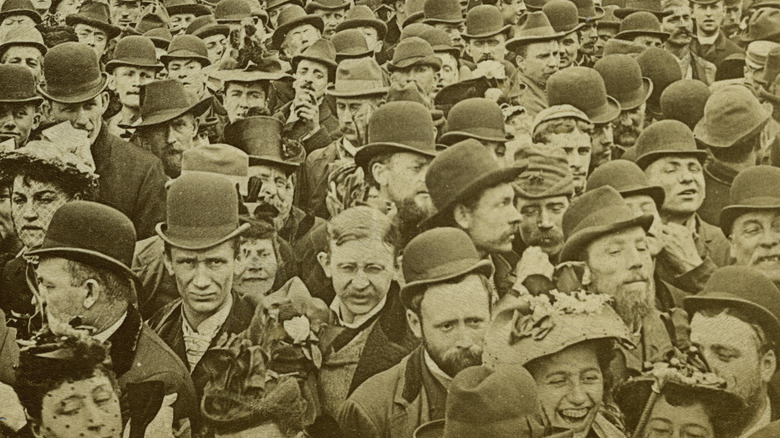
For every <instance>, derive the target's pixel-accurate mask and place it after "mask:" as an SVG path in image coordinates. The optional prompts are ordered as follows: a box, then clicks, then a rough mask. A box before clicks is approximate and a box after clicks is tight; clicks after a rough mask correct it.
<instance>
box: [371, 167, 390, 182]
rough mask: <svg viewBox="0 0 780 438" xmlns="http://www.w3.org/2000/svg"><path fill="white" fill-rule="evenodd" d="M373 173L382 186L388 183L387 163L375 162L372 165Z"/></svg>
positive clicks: (375, 179)
mask: <svg viewBox="0 0 780 438" xmlns="http://www.w3.org/2000/svg"><path fill="white" fill-rule="evenodd" d="M370 170H371V175H373V176H374V181H376V183H377V184H378V185H379V186H380V187H381V186H386V185H387V164H384V163H374V164H373V165H372V166H371V169H370Z"/></svg>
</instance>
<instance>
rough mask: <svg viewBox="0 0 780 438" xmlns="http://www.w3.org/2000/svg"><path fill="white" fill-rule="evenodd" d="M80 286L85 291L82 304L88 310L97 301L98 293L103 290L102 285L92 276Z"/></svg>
mask: <svg viewBox="0 0 780 438" xmlns="http://www.w3.org/2000/svg"><path fill="white" fill-rule="evenodd" d="M81 287H82V288H84V293H85V294H84V299H83V300H82V305H83V306H84V308H85V309H87V310H89V309H91V308H92V306H94V305H95V303H97V302H98V299H99V298H100V294H101V293H102V292H103V287H102V286H101V285H100V283H98V282H97V280H95V279H94V278H89V279H87V281H85V282H84V284H82V285H81Z"/></svg>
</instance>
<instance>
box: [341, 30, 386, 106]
mask: <svg viewBox="0 0 780 438" xmlns="http://www.w3.org/2000/svg"><path fill="white" fill-rule="evenodd" d="M345 32H346V31H345ZM337 34H338V33H337ZM385 93H387V87H386V86H385V83H384V78H383V75H382V68H381V67H380V66H379V64H378V63H377V62H376V60H375V59H374V58H360V59H345V60H344V61H342V62H341V63H340V64H339V67H338V69H336V80H335V81H334V83H333V84H331V85H329V86H328V89H327V94H329V95H331V96H334V97H360V96H376V95H379V96H383V95H384V94H385Z"/></svg>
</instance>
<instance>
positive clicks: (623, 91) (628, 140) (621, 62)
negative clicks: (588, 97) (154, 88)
mask: <svg viewBox="0 0 780 438" xmlns="http://www.w3.org/2000/svg"><path fill="white" fill-rule="evenodd" d="M593 68H594V69H595V70H596V71H597V72H599V74H600V75H601V77H602V78H604V85H605V86H606V88H607V95H609V96H610V97H613V98H615V100H617V101H618V103H619V104H620V115H619V116H618V118H617V120H615V121H613V122H612V132H613V138H614V144H615V146H617V147H618V148H620V149H621V150H622V151H623V152H625V151H626V150H627V149H629V148H631V147H633V146H634V143H636V139H637V138H638V137H639V134H640V133H641V132H642V130H643V129H644V128H645V113H646V111H647V99H649V98H650V94H651V93H652V92H653V81H651V80H650V79H649V78H646V77H643V76H642V69H641V68H640V67H639V63H638V62H636V60H635V59H634V58H633V57H631V56H629V55H607V56H605V57H603V58H601V59H600V60H598V61H597V62H596V64H595V65H594V66H593Z"/></svg>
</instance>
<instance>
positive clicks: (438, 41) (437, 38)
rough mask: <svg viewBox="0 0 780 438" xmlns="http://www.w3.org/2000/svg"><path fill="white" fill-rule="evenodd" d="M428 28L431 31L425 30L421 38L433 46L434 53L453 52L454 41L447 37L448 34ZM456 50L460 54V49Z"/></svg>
mask: <svg viewBox="0 0 780 438" xmlns="http://www.w3.org/2000/svg"><path fill="white" fill-rule="evenodd" d="M423 26H427V25H423ZM428 27H429V29H425V31H424V32H423V33H422V35H420V38H422V39H424V40H425V41H428V44H430V45H431V48H432V49H433V51H434V53H435V52H437V51H440V50H453V45H452V40H451V39H450V36H449V35H447V32H445V31H444V30H442V29H436V28H434V27H430V26H428ZM454 50H455V51H457V52H459V50H458V49H454Z"/></svg>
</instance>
